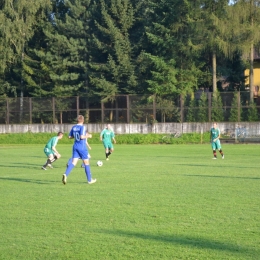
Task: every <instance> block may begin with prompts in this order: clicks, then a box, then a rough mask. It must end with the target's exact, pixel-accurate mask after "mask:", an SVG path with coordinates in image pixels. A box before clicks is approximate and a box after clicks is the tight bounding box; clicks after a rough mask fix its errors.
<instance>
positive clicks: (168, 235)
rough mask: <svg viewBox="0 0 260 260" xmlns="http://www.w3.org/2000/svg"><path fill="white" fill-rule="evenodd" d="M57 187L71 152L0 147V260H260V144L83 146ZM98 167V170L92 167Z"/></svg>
mask: <svg viewBox="0 0 260 260" xmlns="http://www.w3.org/2000/svg"><path fill="white" fill-rule="evenodd" d="M91 146H92V150H91V151H90V154H91V156H92V158H91V172H92V176H93V178H97V182H96V183H95V184H92V185H88V184H87V181H86V176H85V172H84V169H82V168H81V167H80V163H78V165H77V166H76V168H74V170H73V171H72V173H71V174H70V175H69V177H68V179H67V184H66V185H63V184H62V182H61V178H62V174H63V173H64V171H65V165H66V162H67V159H68V158H69V157H70V155H71V145H62V144H58V146H57V148H58V151H59V152H60V153H61V155H62V157H61V159H59V160H58V161H57V162H55V163H54V164H53V166H54V169H48V170H47V171H43V170H41V166H42V165H43V163H44V162H45V161H46V158H45V155H44V153H43V147H44V145H16V146H14V145H13V146H7V145H5V146H3V145H2V146H0V158H1V163H0V196H1V202H0V208H1V209H0V219H1V221H0V230H1V236H0V259H8V260H9V259H19V260H21V259H28V260H32V259H48V260H49V259H98V260H102V259H119V260H121V259H148V260H149V259H199V260H201V259H234V260H237V259H245V260H248V259H254V260H255V259H260V217H259V216H260V170H259V169H260V160H259V154H260V146H259V145H225V144H224V145H223V151H224V153H225V159H224V160H222V159H221V157H220V155H219V153H218V154H217V155H218V159H217V160H212V151H211V147H210V145H115V152H114V153H113V154H112V155H111V156H110V160H109V161H105V160H104V156H105V155H104V148H103V146H102V144H100V145H91ZM98 160H102V161H103V166H102V167H98V166H96V162H97V161H98Z"/></svg>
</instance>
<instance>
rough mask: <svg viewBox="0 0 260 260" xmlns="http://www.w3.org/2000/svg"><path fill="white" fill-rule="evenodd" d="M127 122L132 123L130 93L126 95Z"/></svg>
mask: <svg viewBox="0 0 260 260" xmlns="http://www.w3.org/2000/svg"><path fill="white" fill-rule="evenodd" d="M126 109H127V112H126V122H127V124H129V123H130V102H129V95H127V96H126Z"/></svg>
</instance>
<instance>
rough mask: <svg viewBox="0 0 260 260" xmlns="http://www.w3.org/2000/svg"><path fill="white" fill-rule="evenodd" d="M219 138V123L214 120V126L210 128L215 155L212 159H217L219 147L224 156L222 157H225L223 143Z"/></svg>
mask: <svg viewBox="0 0 260 260" xmlns="http://www.w3.org/2000/svg"><path fill="white" fill-rule="evenodd" d="M219 138H220V130H219V128H218V127H217V123H216V122H214V123H213V127H212V128H211V129H210V142H211V147H212V150H213V156H214V157H213V158H212V159H217V152H216V150H217V149H218V150H219V152H220V154H221V156H222V159H224V154H223V151H222V149H221V144H220V140H219Z"/></svg>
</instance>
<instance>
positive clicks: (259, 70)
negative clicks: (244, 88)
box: [245, 61, 260, 95]
mask: <svg viewBox="0 0 260 260" xmlns="http://www.w3.org/2000/svg"><path fill="white" fill-rule="evenodd" d="M245 76H248V77H247V79H246V82H245V83H246V84H249V70H248V69H247V70H245ZM254 86H258V87H259V88H258V95H260V61H255V62H254Z"/></svg>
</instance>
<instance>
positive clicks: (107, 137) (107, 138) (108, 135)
mask: <svg viewBox="0 0 260 260" xmlns="http://www.w3.org/2000/svg"><path fill="white" fill-rule="evenodd" d="M100 136H101V137H102V141H103V142H104V143H109V142H111V139H112V138H114V137H115V134H114V132H113V131H111V130H109V129H107V128H105V129H104V130H103V131H102V132H101V134H100Z"/></svg>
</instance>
